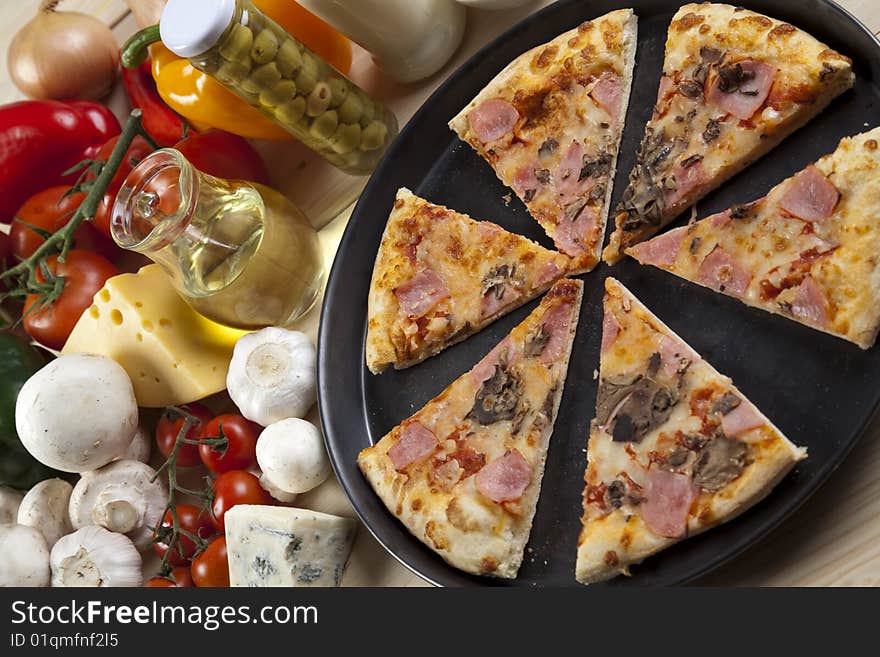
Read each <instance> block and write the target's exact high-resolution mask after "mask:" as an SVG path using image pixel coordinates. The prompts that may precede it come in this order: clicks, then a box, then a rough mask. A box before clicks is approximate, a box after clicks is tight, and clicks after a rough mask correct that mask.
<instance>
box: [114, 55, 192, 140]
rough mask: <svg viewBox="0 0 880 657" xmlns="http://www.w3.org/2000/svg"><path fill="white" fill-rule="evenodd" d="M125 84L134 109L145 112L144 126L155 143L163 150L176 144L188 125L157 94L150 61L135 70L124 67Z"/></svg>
mask: <svg viewBox="0 0 880 657" xmlns="http://www.w3.org/2000/svg"><path fill="white" fill-rule="evenodd" d="M122 83H123V85H124V86H125V93H126V94H127V95H128V100H129V101H130V102H131V104H132V106H133V107H137V108H139V109H141V110H143V112H144V115H143V118H142V119H141V123H142V125H143V126H144V130H146V131H147V134H148V135H150V136H151V137H152V138H153V141H155V142H156V143H157V144H159V146H163V147H165V146H172V145H174V144H176V143H177V142H178V141H179V140H180V139H181V138H182V137H183V135H184V133H185V132H186V129H185V127H184V126H185V125H186V124H185V122H184V120H183V119H182V118H181V117H180V115H178V114H177V112H175V111H174V110H172V109H171V108H170V107H168V105H166V104H165V101H163V100H162V98H161V97H160V96H159V92H158V91H156V83H155V81H154V80H153V74H152V72H151V69H150V60H149V59H148V60H147V61H145V62H144V63H143V64H141V65H140V66H138V67H136V68H125V67H123V68H122ZM190 130H192V128H190Z"/></svg>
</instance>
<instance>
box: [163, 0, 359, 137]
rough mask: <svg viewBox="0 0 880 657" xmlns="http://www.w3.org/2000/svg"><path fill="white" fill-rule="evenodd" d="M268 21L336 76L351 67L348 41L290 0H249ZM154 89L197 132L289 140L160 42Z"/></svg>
mask: <svg viewBox="0 0 880 657" xmlns="http://www.w3.org/2000/svg"><path fill="white" fill-rule="evenodd" d="M253 2H254V4H255V5H256V6H257V7H258V8H259V9H260V10H261V11H262V12H263V13H265V14H266V15H267V16H268V17H269V18H271V19H272V20H274V21H275V22H277V23H278V24H279V25H280V26H281V27H283V28H284V29H285V30H287V31H288V32H290V33H291V34H293V35H294V36H295V37H296V38H297V39H299V40H300V41H302V42H303V43H305V44H306V45H307V46H308V47H309V48H311V49H312V50H314V51H315V52H316V53H317V54H318V55H319V56H321V57H323V58H324V59H325V60H327V61H328V62H329V63H330V64H332V65H333V66H334V67H335V68H336V69H338V70H339V71H341V72H342V73H348V71H349V69H350V68H351V43H350V42H349V40H348V39H346V38H345V37H344V36H342V35H341V34H339V32H337V31H335V30H334V29H333V28H331V27H330V26H329V25H327V23H325V22H324V21H322V20H321V19H320V18H318V17H317V16H315V15H314V14H312V13H311V12H309V11H307V10H306V9H303V7H301V6H300V5H298V4H297V3H296V2H294V1H293V0H253ZM150 59H151V62H152V72H153V79H154V80H155V81H156V88H157V90H158V91H159V95H160V96H161V97H162V100H164V101H165V102H166V103H167V104H168V106H169V107H171V109H173V110H174V111H175V112H177V113H178V114H180V115H181V116H183V117H184V118H185V119H187V121H189V122H190V123H191V124H192V125H193V127H194V128H196V129H197V130H200V129H205V128H209V127H210V128H219V129H220V130H226V131H227V132H232V133H234V134H237V135H241V136H242V137H247V138H250V139H272V140H286V139H293V136H292V135H291V134H290V133H289V132H287V131H286V130H285V129H284V128H282V127H281V126H279V125H278V124H277V123H275V122H274V121H273V120H272V119H270V118H268V117H267V116H266V115H264V114H263V113H262V112H260V111H259V110H258V109H255V108H254V107H251V106H250V105H248V104H247V103H246V102H245V101H243V100H241V99H240V98H239V97H238V96H236V95H235V94H234V93H232V92H231V91H229V89H227V88H226V87H224V86H223V85H222V84H220V83H219V82H217V81H216V80H215V79H214V78H212V77H210V76H209V75H207V74H205V73H202V72H201V71H199V70H198V69H196V68H195V67H194V66H193V65H192V64H190V63H189V62H188V61H187V60H185V59H181V58H180V57H178V56H177V55H175V54H174V53H172V52H171V51H170V50H168V49H167V48H166V47H165V46H163V45H162V44H161V43H154V44H152V45H151V46H150Z"/></svg>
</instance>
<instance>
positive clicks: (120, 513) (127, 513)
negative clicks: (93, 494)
mask: <svg viewBox="0 0 880 657" xmlns="http://www.w3.org/2000/svg"><path fill="white" fill-rule="evenodd" d="M141 515H142V514H141V513H139V511H138V509H137V508H136V507H135V506H134V505H133V504H132V503H131V502H129V501H128V500H110V501H107V502H104V503H103V504H101V505H99V506H96V507H95V508H94V509H93V510H92V519H93V520H94V521H95V524H96V525H101V526H102V527H106V528H107V529H109V530H110V531H111V532H118V533H120V534H127V533H128V532H130V531H132V530H133V529H136V528H137V527H139V526H140V524H141Z"/></svg>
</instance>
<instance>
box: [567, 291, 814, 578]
mask: <svg viewBox="0 0 880 657" xmlns="http://www.w3.org/2000/svg"><path fill="white" fill-rule="evenodd" d="M604 311H605V317H604V320H603V325H602V347H601V355H600V357H599V392H598V395H597V398H596V416H595V418H594V420H593V421H592V423H591V425H590V440H589V444H588V447H587V459H588V461H587V471H586V474H585V476H584V479H585V482H586V488H585V489H584V495H583V504H584V515H583V518H582V521H581V522H582V528H581V534H580V537H579V539H578V548H577V566H576V576H577V580H578V581H579V582H581V583H583V584H590V583H592V582H597V581H601V580H605V579H608V578H611V577H614V576H615V575H618V574H620V573H628V569H629V566H630V565H632V564H635V563H639V562H641V561H642V560H643V559H644V558H645V557H648V556H650V555H652V554H654V553H656V552H659V551H660V550H662V549H664V548H666V547H669V546H670V545H672V544H673V543H676V542H677V541H680V540H682V539H684V538H686V537H687V536H692V535H694V534H697V533H699V532H701V531H703V530H705V529H708V528H710V527H713V526H715V525H718V524H720V523H722V522H725V521H727V520H730V519H731V518H733V517H734V516H736V515H737V514H739V513H741V512H742V511H744V510H745V509H747V508H749V507H750V506H752V505H753V504H755V503H756V502H757V501H758V500H760V499H761V498H763V497H764V496H765V495H767V493H769V492H770V490H771V489H772V488H773V486H774V485H775V484H776V483H777V482H778V481H779V480H780V479H781V478H782V477H783V476H784V475H785V474H786V473H787V472H788V471H789V470H790V469H791V468H792V466H793V465H794V464H795V463H796V462H797V461H799V460H800V459H802V458H804V457H805V456H806V451H805V450H803V449H801V448H799V447H796V446H795V445H793V444H792V443H791V442H789V441H788V440H787V439H786V438H785V436H783V435H782V433H781V432H780V431H779V429H777V428H776V427H775V426H773V423H772V422H771V421H770V420H768V419H767V417H766V416H764V415H763V414H762V413H761V412H760V411H759V410H758V409H757V408H756V407H755V405H754V404H752V403H751V402H750V401H749V400H748V399H746V397H745V396H744V395H743V394H742V393H741V392H740V391H739V390H737V388H736V387H735V386H734V385H733V383H732V382H731V380H730V379H729V378H727V377H726V376H724V375H723V374H719V373H718V372H717V371H716V370H715V369H714V368H713V367H712V366H711V365H709V363H707V362H706V361H705V360H703V359H702V358H700V356H699V355H698V354H697V353H696V352H695V351H694V350H693V349H691V348H690V347H689V346H688V345H687V344H685V343H684V341H683V340H682V339H681V338H679V337H678V336H677V335H676V334H675V333H673V332H672V331H671V330H670V329H669V328H668V327H667V326H666V325H665V324H663V322H661V321H660V320H659V319H658V318H657V317H656V316H655V315H654V314H653V313H651V311H649V310H648V309H647V308H646V307H645V306H643V305H642V304H641V303H640V302H639V301H638V300H637V299H636V298H635V297H634V296H633V295H632V293H630V292H629V290H627V289H626V288H625V287H624V286H623V285H621V284H620V283H619V282H618V281H616V280H615V279H613V278H608V279H606V280H605V300H604Z"/></svg>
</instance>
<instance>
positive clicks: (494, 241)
mask: <svg viewBox="0 0 880 657" xmlns="http://www.w3.org/2000/svg"><path fill="white" fill-rule="evenodd" d="M568 268H569V259H568V258H567V257H566V256H564V255H562V254H561V253H556V252H555V251H550V250H549V249H545V248H543V247H542V246H540V245H538V244H535V243H534V242H532V241H531V240H529V239H526V238H525V237H522V236H521V235H515V234H514V233H509V232H507V231H506V230H504V229H502V228H501V227H500V226H498V225H496V224H493V223H491V222H488V221H475V220H473V219H471V218H470V217H468V216H467V215H465V214H460V213H458V212H455V211H453V210H450V209H448V208H444V207H442V206H439V205H434V204H433V203H429V202H428V201H426V200H425V199H423V198H419V197H418V196H415V195H414V194H413V193H412V192H410V191H409V190H408V189H401V190H400V191H398V192H397V198H396V200H395V201H394V209H393V210H392V211H391V216H390V217H389V218H388V224H387V225H386V227H385V233H384V234H383V236H382V243H381V245H380V246H379V253H378V255H377V256H376V262H375V264H374V266H373V278H372V280H371V282H370V293H369V299H368V310H367V322H368V324H367V341H366V361H367V367H368V368H369V370H370V371H371V372H373V373H374V374H378V373H379V372H381V371H383V370H384V369H385V368H387V367H388V365H393V366H394V367H395V368H396V369H403V368H405V367H409V366H411V365H415V364H416V363H420V362H421V361H423V360H424V359H426V358H428V357H429V356H433V355H435V354H437V353H439V352H440V351H442V350H443V349H445V348H446V347H448V346H450V345H452V344H455V343H456V342H460V341H461V340H464V339H465V338H466V337H468V336H470V335H472V334H474V333H476V332H477V331H479V330H481V329H482V328H483V327H484V326H486V325H487V324H489V323H491V322H493V321H495V320H496V319H497V318H499V317H501V316H502V315H505V314H507V313H509V312H510V311H511V310H513V309H514V308H517V307H519V306H521V305H522V304H524V303H525V302H527V301H529V300H531V299H534V298H535V297H536V296H538V295H539V294H541V293H542V292H544V291H545V290H546V289H547V288H549V287H550V286H551V285H552V284H553V282H554V281H556V280H558V279H559V278H561V277H562V276H564V275H565V273H566V271H567V270H568Z"/></svg>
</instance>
